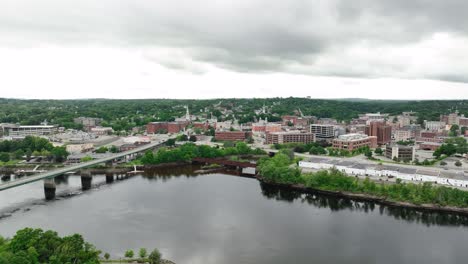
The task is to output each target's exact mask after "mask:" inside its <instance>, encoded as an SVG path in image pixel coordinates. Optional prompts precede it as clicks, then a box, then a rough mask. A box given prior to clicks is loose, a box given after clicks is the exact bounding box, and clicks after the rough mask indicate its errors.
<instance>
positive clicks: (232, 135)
mask: <svg viewBox="0 0 468 264" xmlns="http://www.w3.org/2000/svg"><path fill="white" fill-rule="evenodd" d="M250 136H251V133H249V132H244V131H216V133H215V139H216V140H218V141H244V140H246V139H247V138H248V137H250Z"/></svg>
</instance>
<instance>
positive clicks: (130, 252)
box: [125, 249, 135, 258]
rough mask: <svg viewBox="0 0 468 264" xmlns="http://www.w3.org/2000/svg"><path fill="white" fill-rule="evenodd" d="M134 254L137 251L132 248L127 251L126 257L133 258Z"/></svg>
mask: <svg viewBox="0 0 468 264" xmlns="http://www.w3.org/2000/svg"><path fill="white" fill-rule="evenodd" d="M134 255H135V253H134V252H133V250H131V249H129V250H127V251H125V257H126V258H133V256H134Z"/></svg>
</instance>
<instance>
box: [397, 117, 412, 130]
mask: <svg viewBox="0 0 468 264" xmlns="http://www.w3.org/2000/svg"><path fill="white" fill-rule="evenodd" d="M398 124H399V125H400V127H405V126H409V125H410V124H411V118H410V117H409V116H405V115H400V116H398Z"/></svg>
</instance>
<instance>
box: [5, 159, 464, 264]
mask: <svg viewBox="0 0 468 264" xmlns="http://www.w3.org/2000/svg"><path fill="white" fill-rule="evenodd" d="M199 169H200V168H199V167H191V166H180V167H171V168H159V169H153V170H151V171H147V172H145V173H144V174H143V175H136V176H128V177H122V176H120V177H118V179H117V177H115V179H114V181H113V182H109V183H106V175H94V176H93V179H92V186H93V187H92V188H91V190H88V191H82V190H81V177H80V176H78V175H69V176H64V177H60V178H56V183H57V194H58V199H57V200H54V201H45V200H44V190H43V183H42V182H35V183H31V184H28V185H24V186H21V187H19V188H14V189H10V190H6V191H3V192H0V214H1V211H2V210H5V208H13V209H14V210H13V209H11V210H12V211H14V212H13V213H12V215H11V216H10V217H7V218H4V219H1V220H0V235H3V236H12V235H13V234H14V233H15V232H16V230H18V229H21V228H24V227H28V226H31V227H39V228H43V229H54V230H57V231H58V232H59V233H60V234H62V235H66V234H70V233H81V234H83V236H84V237H85V238H86V240H88V241H90V242H91V243H93V244H95V245H96V246H97V247H98V248H99V249H101V250H102V251H104V252H109V253H110V254H111V255H112V256H115V257H123V253H124V252H125V251H126V250H127V249H138V248H141V247H146V248H148V249H152V248H155V247H157V248H159V249H161V251H162V252H163V254H164V255H165V256H166V257H167V258H169V259H172V260H174V261H175V262H176V263H179V264H183V263H190V264H219V263H223V264H225V263H227V264H231V263H233V264H238V263H247V264H284V263H294V264H308V263H350V264H361V263H384V264H387V263H388V264H394V263H428V264H439V263H464V262H465V260H466V259H468V251H467V250H466V246H465V245H467V244H468V229H467V228H466V225H467V220H466V218H465V217H460V216H456V215H451V214H437V213H428V212H419V211H415V210H412V209H404V208H393V207H387V206H382V205H379V204H376V203H371V202H360V201H354V200H351V199H344V198H336V197H332V196H326V195H317V194H314V193H308V194H306V193H300V192H297V191H294V190H290V189H287V188H280V187H277V186H272V185H266V184H263V183H260V184H259V182H258V181H257V180H254V179H247V178H240V177H236V176H231V175H227V174H231V173H218V172H213V173H206V172H202V171H200V170H199ZM232 174H235V173H234V172H232ZM29 209H30V210H29ZM15 210H16V211H15ZM12 211H9V212H12Z"/></svg>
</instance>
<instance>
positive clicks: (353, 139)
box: [333, 134, 377, 151]
mask: <svg viewBox="0 0 468 264" xmlns="http://www.w3.org/2000/svg"><path fill="white" fill-rule="evenodd" d="M365 146H367V147H369V148H376V147H377V137H375V136H367V135H363V134H346V135H342V136H339V137H338V138H336V139H334V140H333V147H334V148H337V149H347V150H349V151H352V150H354V149H358V148H361V147H365Z"/></svg>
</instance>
